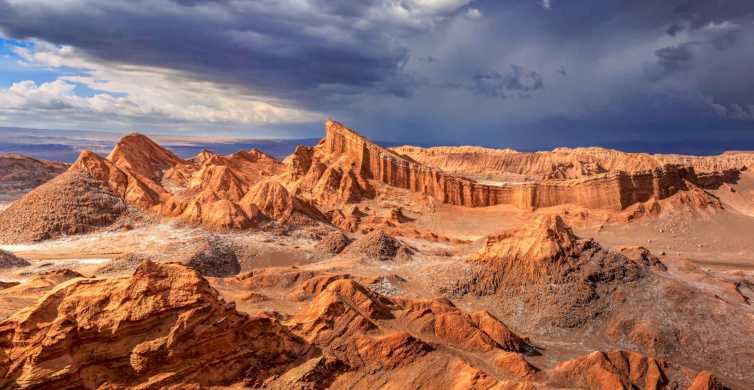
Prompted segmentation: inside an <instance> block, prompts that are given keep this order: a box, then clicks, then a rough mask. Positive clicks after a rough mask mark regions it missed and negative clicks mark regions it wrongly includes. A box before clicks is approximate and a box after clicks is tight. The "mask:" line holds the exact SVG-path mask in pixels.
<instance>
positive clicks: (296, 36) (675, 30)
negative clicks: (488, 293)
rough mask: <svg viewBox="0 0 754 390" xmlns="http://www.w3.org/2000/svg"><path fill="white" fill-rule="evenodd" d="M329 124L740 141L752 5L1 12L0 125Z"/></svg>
mask: <svg viewBox="0 0 754 390" xmlns="http://www.w3.org/2000/svg"><path fill="white" fill-rule="evenodd" d="M327 118H334V119H337V120H340V121H342V122H344V123H345V124H346V125H348V126H350V127H352V128H354V129H356V130H358V131H361V132H362V133H364V134H365V135H367V136H369V137H371V138H373V139H377V140H382V141H387V142H392V143H414V144H421V145H430V144H474V145H488V146H498V147H503V146H504V147H514V148H519V149H547V148H552V147H555V146H559V145H564V146H588V145H624V146H625V145H634V147H636V148H642V147H647V148H651V146H647V145H680V147H683V145H696V147H701V148H702V149H704V145H713V144H714V145H717V147H718V148H725V149H740V148H754V1H751V0H663V1H656V0H636V1H624V0H582V1H572V0H569V1H567V0H362V1H353V0H257V1H245V0H131V1H111V0H0V126H7V127H28V128H43V129H76V130H94V131H111V132H130V131H140V132H144V133H147V134H158V133H159V134H182V135H200V136H213V135H217V136H228V135H233V136H245V137H251V138H268V137H282V138H296V137H318V136H321V134H322V126H323V122H324V120H326V119H327ZM641 145H644V146H641ZM700 145H701V146H700ZM670 149H671V150H672V147H670Z"/></svg>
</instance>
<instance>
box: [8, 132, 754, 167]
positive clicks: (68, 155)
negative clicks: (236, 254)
mask: <svg viewBox="0 0 754 390" xmlns="http://www.w3.org/2000/svg"><path fill="white" fill-rule="evenodd" d="M123 135H125V134H123V133H108V132H98V131H77V130H45V129H27V128H17V127H0V153H19V154H24V155H27V156H31V157H35V158H41V159H45V160H53V161H62V162H67V163H72V162H74V161H75V160H76V158H77V157H78V156H79V153H81V151H82V150H91V151H94V152H95V153H98V154H101V155H107V153H108V152H109V151H110V150H111V149H112V148H113V146H114V145H115V144H116V143H117V142H118V140H119V139H120V138H121V137H122V136H123ZM150 137H152V138H153V139H155V140H156V141H158V142H159V143H160V145H163V146H164V147H166V148H167V149H169V150H170V151H172V152H174V153H175V154H177V155H178V156H180V157H183V158H188V157H193V156H195V155H197V154H198V153H199V152H200V151H202V150H203V149H208V150H210V151H212V152H214V153H217V154H229V153H233V152H236V151H238V150H246V149H251V148H256V149H259V150H261V151H263V152H265V153H267V154H270V155H272V156H273V157H275V158H278V159H283V158H285V157H286V156H288V155H290V154H291V153H293V151H294V150H295V149H296V146H298V145H306V146H313V145H315V144H316V143H317V142H319V138H296V139H284V138H280V139H255V138H242V137H214V136H212V137H210V136H180V135H150ZM377 143H378V144H379V145H381V146H383V147H393V146H400V145H403V143H401V142H380V141H377ZM413 144H414V145H416V146H424V147H427V146H434V145H429V144H427V145H424V144H422V143H413ZM470 144H474V143H473V142H470ZM448 146H459V145H448ZM480 146H487V145H480ZM558 146H568V147H584V146H600V147H604V148H609V149H616V150H620V151H624V152H630V153H653V154H654V153H666V154H667V153H676V154H688V155H697V156H709V155H716V154H720V153H723V152H725V151H733V150H754V140H751V141H744V142H740V141H737V142H736V143H735V144H731V142H730V141H729V140H708V139H694V140H676V141H668V142H647V141H626V142H620V143H606V144H589V143H579V142H574V143H570V144H567V145H550V144H546V143H543V144H542V145H541V147H537V148H514V149H516V150H519V151H522V152H534V151H538V150H552V149H554V148H555V147H558ZM496 147H501V148H504V147H506V145H497V146H496Z"/></svg>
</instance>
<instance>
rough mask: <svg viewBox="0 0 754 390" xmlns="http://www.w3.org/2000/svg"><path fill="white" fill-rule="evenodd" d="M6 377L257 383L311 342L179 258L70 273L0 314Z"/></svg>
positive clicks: (53, 381) (9, 380)
mask: <svg viewBox="0 0 754 390" xmlns="http://www.w3.org/2000/svg"><path fill="white" fill-rule="evenodd" d="M0 345H2V348H3V350H4V353H3V354H2V356H0V385H1V386H2V387H4V388H5V387H17V388H101V387H108V388H133V387H141V388H165V387H170V386H178V387H181V386H183V387H186V386H212V385H225V384H231V383H244V384H246V385H247V386H261V385H262V384H263V383H264V382H265V381H266V380H267V379H268V378H270V377H271V376H274V375H277V374H279V373H280V372H281V371H284V370H285V369H286V368H287V367H288V366H290V365H291V363H293V362H294V361H296V360H297V359H299V358H300V357H302V356H305V355H306V354H307V351H308V350H309V348H308V346H306V345H305V344H304V343H302V342H301V341H300V340H299V339H297V338H296V337H295V336H293V335H292V334H290V332H289V331H288V330H287V329H286V328H285V327H284V326H282V325H281V324H280V323H279V322H278V321H277V320H276V319H274V318H272V317H268V316H264V315H259V316H248V315H245V314H241V313H239V312H237V311H236V310H235V308H234V305H232V304H227V303H225V302H224V301H223V300H222V299H221V298H220V297H219V296H218V294H217V292H216V291H215V290H213V289H212V288H211V287H210V286H209V283H207V281H206V280H204V279H203V278H202V277H201V276H199V275H198V274H197V273H195V272H194V271H192V270H190V269H188V268H186V267H183V266H181V265H175V264H168V265H157V264H154V263H150V262H145V263H143V264H142V265H140V266H139V268H138V269H137V270H136V272H135V273H134V275H133V276H132V277H126V278H116V279H96V280H82V279H79V280H77V281H72V282H70V283H65V284H62V285H59V286H58V287H56V288H55V289H54V290H53V291H51V292H50V293H48V294H47V295H46V296H45V297H44V299H42V300H40V301H39V302H38V303H37V304H36V305H34V306H32V307H30V308H28V309H25V310H22V311H20V312H18V313H16V314H15V315H13V316H12V317H11V318H9V319H7V320H5V321H3V322H2V323H0Z"/></svg>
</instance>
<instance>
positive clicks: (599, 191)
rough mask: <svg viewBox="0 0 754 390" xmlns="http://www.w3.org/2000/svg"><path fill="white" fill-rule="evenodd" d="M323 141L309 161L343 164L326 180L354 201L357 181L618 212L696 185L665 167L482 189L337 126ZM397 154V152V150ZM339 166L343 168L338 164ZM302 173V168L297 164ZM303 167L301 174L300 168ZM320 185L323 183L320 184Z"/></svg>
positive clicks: (483, 199)
mask: <svg viewBox="0 0 754 390" xmlns="http://www.w3.org/2000/svg"><path fill="white" fill-rule="evenodd" d="M325 132H326V135H325V138H324V139H323V140H322V142H321V143H320V144H319V145H318V146H317V147H316V148H315V150H314V152H313V153H312V155H313V156H314V157H313V161H318V160H321V159H322V158H321V157H320V156H323V155H324V156H327V157H328V158H329V159H330V160H334V159H335V160H338V161H343V160H345V161H347V162H348V164H347V166H348V167H349V169H350V170H349V171H347V173H348V175H347V176H345V177H346V178H350V177H354V179H343V177H344V176H343V175H342V174H341V175H339V176H338V178H339V179H338V180H331V179H328V180H327V182H328V183H335V184H334V185H330V186H329V187H330V188H333V189H334V188H338V193H340V194H342V195H341V196H340V199H341V200H343V199H352V198H356V199H358V198H359V197H360V196H359V195H360V194H361V193H363V192H364V191H363V190H362V189H363V188H368V183H367V184H365V185H359V186H358V188H359V190H360V191H355V190H349V189H350V188H351V187H354V186H353V184H352V183H360V182H363V181H364V180H359V179H360V178H364V179H371V180H375V181H378V182H381V183H384V184H387V185H390V186H394V187H399V188H405V189H408V190H411V191H413V192H418V193H421V194H425V195H429V196H431V197H434V198H435V199H438V200H439V201H441V202H444V203H449V204H454V205H460V206H468V207H483V206H492V205H497V204H512V205H514V206H517V207H519V208H524V209H533V208H542V207H550V206H557V205H563V204H574V205H579V206H583V207H586V208H592V209H609V210H614V211H620V210H623V209H625V208H626V207H628V206H630V205H632V204H635V203H638V202H646V201H649V200H650V199H664V198H667V197H669V196H671V195H674V194H675V193H677V192H679V191H684V190H687V189H688V187H689V186H688V184H687V183H688V182H691V183H694V182H697V181H698V179H697V175H696V173H695V171H694V169H693V168H691V167H681V166H674V165H664V166H657V167H654V169H652V170H647V171H638V172H634V173H630V174H629V173H626V172H624V171H617V172H615V173H603V174H599V175H593V176H588V177H585V178H582V179H575V180H545V181H541V182H534V183H522V184H503V185H486V184H481V183H478V182H476V181H474V180H471V179H466V178H463V177H459V176H453V175H449V174H446V173H444V172H442V171H440V170H439V169H434V168H431V167H429V166H427V165H423V164H420V163H418V162H416V161H414V160H413V159H411V158H408V157H406V156H403V155H400V154H398V153H396V152H394V151H392V150H389V149H385V148H382V147H380V146H378V145H376V144H374V143H373V142H370V141H369V140H367V139H366V138H364V137H363V136H361V135H359V134H358V133H356V132H354V131H353V130H351V129H348V128H346V127H345V126H343V125H342V124H340V123H338V122H335V121H328V122H327V123H326V125H325ZM399 150H400V149H399ZM341 165H342V163H341ZM297 167H299V169H300V170H303V168H305V167H306V164H297ZM302 167H303V168H302ZM331 168H332V167H319V168H318V165H315V164H311V165H310V166H309V169H308V172H307V173H306V174H304V175H305V176H312V171H313V170H314V171H316V172H318V173H319V172H322V174H319V175H318V174H314V176H319V177H323V175H325V173H326V172H328V169H331ZM320 180H321V179H320Z"/></svg>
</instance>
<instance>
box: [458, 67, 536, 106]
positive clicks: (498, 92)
mask: <svg viewBox="0 0 754 390" xmlns="http://www.w3.org/2000/svg"><path fill="white" fill-rule="evenodd" d="M542 88H544V82H543V81H542V76H540V75H539V73H537V72H534V71H531V70H525V69H524V68H523V67H522V66H521V65H516V64H511V69H510V71H508V72H506V73H500V72H497V71H490V72H485V73H477V74H476V75H474V76H473V77H472V84H471V86H470V89H471V91H472V92H473V93H475V94H478V95H484V96H491V97H497V98H503V99H504V98H507V97H510V95H511V94H516V96H519V97H529V92H533V91H536V90H538V89H542Z"/></svg>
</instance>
